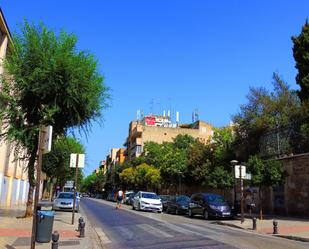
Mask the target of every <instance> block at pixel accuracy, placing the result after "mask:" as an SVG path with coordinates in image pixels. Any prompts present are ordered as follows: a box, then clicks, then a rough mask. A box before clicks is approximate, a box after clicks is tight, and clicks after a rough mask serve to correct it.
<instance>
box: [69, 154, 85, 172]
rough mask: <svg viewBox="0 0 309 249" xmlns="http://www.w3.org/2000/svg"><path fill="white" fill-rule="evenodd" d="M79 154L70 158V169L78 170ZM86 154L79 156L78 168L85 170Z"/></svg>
mask: <svg viewBox="0 0 309 249" xmlns="http://www.w3.org/2000/svg"><path fill="white" fill-rule="evenodd" d="M76 163H77V154H74V153H72V154H71V156H70V168H76ZM84 166H85V154H78V168H84Z"/></svg>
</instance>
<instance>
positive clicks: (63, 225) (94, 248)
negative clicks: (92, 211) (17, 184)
mask: <svg viewBox="0 0 309 249" xmlns="http://www.w3.org/2000/svg"><path fill="white" fill-rule="evenodd" d="M24 211H25V207H19V208H14V209H2V208H0V220H1V222H0V248H7V249H26V248H27V249H28V248H30V241H31V229H32V218H16V217H18V216H21V215H23V214H24ZM81 216H82V217H83V218H84V220H85V223H86V228H85V237H84V238H79V236H78V235H79V233H78V232H77V231H76V229H77V227H78V219H79V217H81ZM71 220H72V213H71V212H55V218H54V226H53V231H58V232H59V234H60V239H59V248H63V247H65V248H67V249H73V248H74V249H99V248H103V247H102V246H101V244H100V240H99V238H98V236H97V234H96V232H95V231H94V229H93V228H92V227H91V225H90V223H89V221H88V220H87V217H86V216H85V214H84V212H83V210H82V209H80V213H76V214H75V222H74V225H71ZM35 248H37V249H50V248H51V242H50V243H36V247H35Z"/></svg>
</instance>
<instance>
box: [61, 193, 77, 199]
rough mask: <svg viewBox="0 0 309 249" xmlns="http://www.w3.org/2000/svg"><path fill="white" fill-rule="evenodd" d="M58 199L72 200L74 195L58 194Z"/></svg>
mask: <svg viewBox="0 0 309 249" xmlns="http://www.w3.org/2000/svg"><path fill="white" fill-rule="evenodd" d="M58 198H59V199H73V198H74V194H72V193H60V194H59V196H58Z"/></svg>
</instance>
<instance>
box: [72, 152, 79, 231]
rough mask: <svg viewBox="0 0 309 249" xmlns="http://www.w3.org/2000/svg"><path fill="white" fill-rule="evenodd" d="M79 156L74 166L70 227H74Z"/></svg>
mask: <svg viewBox="0 0 309 249" xmlns="http://www.w3.org/2000/svg"><path fill="white" fill-rule="evenodd" d="M78 156H79V154H76V165H75V181H74V199H73V210H72V225H74V214H75V206H76V189H77V176H78V160H79V158H78Z"/></svg>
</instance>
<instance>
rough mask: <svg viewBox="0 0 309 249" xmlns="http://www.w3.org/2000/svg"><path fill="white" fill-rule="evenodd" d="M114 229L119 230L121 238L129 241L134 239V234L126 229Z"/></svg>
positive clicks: (118, 227) (119, 227)
mask: <svg viewBox="0 0 309 249" xmlns="http://www.w3.org/2000/svg"><path fill="white" fill-rule="evenodd" d="M114 228H115V229H117V230H118V231H119V232H120V234H121V236H123V237H124V238H125V239H127V240H131V239H132V238H133V237H134V233H133V232H132V231H131V230H129V229H128V228H126V227H121V226H117V227H114Z"/></svg>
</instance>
